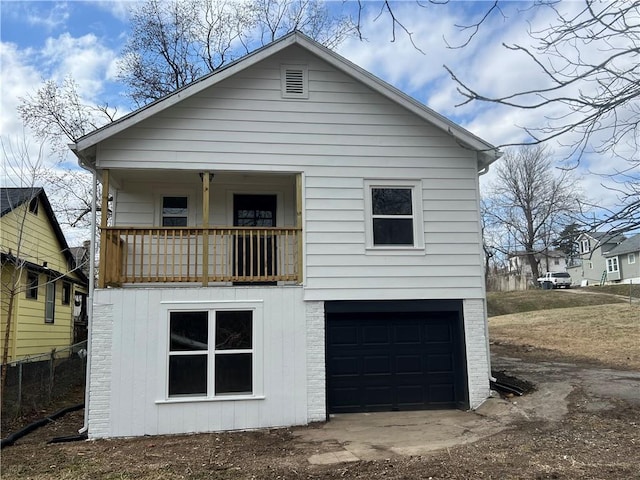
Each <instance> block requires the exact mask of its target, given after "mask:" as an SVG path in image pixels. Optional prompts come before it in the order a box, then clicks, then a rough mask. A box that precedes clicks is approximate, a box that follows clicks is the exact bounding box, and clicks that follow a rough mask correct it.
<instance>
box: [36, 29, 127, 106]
mask: <svg viewBox="0 0 640 480" xmlns="http://www.w3.org/2000/svg"><path fill="white" fill-rule="evenodd" d="M39 53H40V56H41V58H43V60H44V62H45V63H46V65H47V67H48V69H49V71H50V76H51V78H54V79H55V80H57V81H61V80H62V79H63V78H65V77H66V76H71V77H72V78H73V79H74V80H75V81H76V82H77V83H78V85H79V87H80V94H81V95H82V96H84V97H86V98H88V99H91V100H94V101H97V100H98V99H99V97H100V94H101V93H102V92H103V87H104V82H105V80H108V79H110V77H111V76H112V75H113V64H114V63H115V61H116V59H117V54H116V52H114V51H113V50H111V49H110V48H108V47H106V46H105V45H103V44H102V43H101V42H100V40H99V39H98V38H97V37H96V36H95V35H92V34H89V35H83V36H82V37H73V36H71V34H69V33H63V34H62V35H60V36H58V37H57V38H48V39H47V40H46V42H45V45H44V48H43V49H42V51H41V52H39Z"/></svg>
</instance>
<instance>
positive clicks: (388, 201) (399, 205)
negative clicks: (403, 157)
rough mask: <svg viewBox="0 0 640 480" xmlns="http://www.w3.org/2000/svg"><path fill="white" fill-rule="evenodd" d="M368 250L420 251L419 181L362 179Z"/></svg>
mask: <svg viewBox="0 0 640 480" xmlns="http://www.w3.org/2000/svg"><path fill="white" fill-rule="evenodd" d="M365 215H366V243H367V248H370V249H424V226H423V222H422V188H421V182H420V181H414V180H406V181H390V180H365Z"/></svg>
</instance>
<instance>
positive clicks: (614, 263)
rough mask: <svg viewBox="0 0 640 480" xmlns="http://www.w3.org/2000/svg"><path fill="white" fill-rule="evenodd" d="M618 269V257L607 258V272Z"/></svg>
mask: <svg viewBox="0 0 640 480" xmlns="http://www.w3.org/2000/svg"><path fill="white" fill-rule="evenodd" d="M617 271H618V257H613V258H607V272H609V273H613V272H617Z"/></svg>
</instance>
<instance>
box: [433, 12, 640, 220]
mask: <svg viewBox="0 0 640 480" xmlns="http://www.w3.org/2000/svg"><path fill="white" fill-rule="evenodd" d="M542 5H544V6H545V7H547V8H553V9H554V11H555V14H556V21H555V23H553V24H551V25H549V26H548V27H547V28H543V29H541V30H537V31H531V32H530V35H531V37H532V38H533V39H534V41H535V42H536V43H537V45H536V46H535V47H534V48H529V47H526V46H522V45H504V47H505V48H506V49H509V50H512V51H516V52H519V53H521V54H522V55H525V56H526V57H527V58H528V59H529V60H530V61H531V62H532V63H533V64H534V65H535V66H536V67H537V68H538V70H539V72H540V74H541V78H543V79H546V81H547V82H546V83H547V86H545V87H542V88H536V89H529V90H521V91H515V92H505V93H504V94H502V95H500V96H488V95H485V94H483V93H482V92H479V91H478V90H477V89H474V88H473V87H471V86H470V85H468V84H467V83H465V82H464V81H463V80H462V79H460V77H459V76H457V75H456V74H455V73H454V72H452V71H451V70H450V69H449V68H447V67H445V68H447V70H448V71H449V73H450V74H451V77H452V78H453V80H454V81H455V82H456V83H457V84H458V91H459V92H460V93H461V94H462V95H463V97H464V98H465V100H464V101H463V102H462V103H461V104H466V103H469V102H486V103H494V104H500V105H504V106H506V107H510V108H514V109H526V110H536V111H539V112H540V115H541V118H542V119H544V120H543V122H541V124H539V125H531V126H529V127H526V128H525V131H526V132H527V133H528V134H529V135H530V138H531V140H530V141H529V142H524V143H529V144H542V143H544V142H548V141H550V140H557V141H558V142H561V143H562V144H564V145H565V146H568V147H570V148H569V153H568V155H567V156H566V158H565V160H566V162H568V163H565V166H567V167H569V168H571V167H573V166H575V165H576V164H577V163H579V162H580V161H581V159H582V158H583V157H584V155H585V154H587V153H588V154H592V155H593V154H595V155H598V156H599V157H600V162H598V166H597V167H594V169H593V173H595V174H598V175H602V176H604V177H607V179H608V180H609V181H613V182H614V186H609V188H611V189H613V190H615V192H616V193H617V196H618V200H619V204H618V205H617V206H616V207H615V208H612V209H609V210H608V211H605V212H604V215H603V218H601V219H600V220H597V221H596V222H593V221H590V220H589V217H586V218H584V219H583V223H586V224H591V225H588V226H589V227H590V228H595V227H598V226H608V227H610V228H612V229H615V230H617V231H625V230H634V229H637V228H638V227H640V156H638V144H639V141H640V129H639V126H640V62H639V61H638V56H639V52H640V22H639V21H638V18H639V16H640V1H637V0H636V1H628V0H615V1H608V2H599V1H596V0H584V4H583V6H582V7H581V8H580V9H579V10H578V11H577V12H574V13H571V14H567V13H563V11H564V8H563V7H564V5H563V4H561V3H557V2H543V3H542ZM569 10H571V9H569ZM552 109H553V110H554V111H555V112H559V113H555V114H550V113H548V112H550V111H551V110H552ZM520 144H522V143H513V145H520ZM502 146H504V145H502ZM614 157H615V158H619V159H623V160H624V161H625V162H626V163H625V165H626V166H624V167H622V168H618V169H615V168H611V167H608V166H607V161H609V162H611V159H612V158H614ZM609 185H610V183H609ZM594 207H598V206H595V205H594Z"/></svg>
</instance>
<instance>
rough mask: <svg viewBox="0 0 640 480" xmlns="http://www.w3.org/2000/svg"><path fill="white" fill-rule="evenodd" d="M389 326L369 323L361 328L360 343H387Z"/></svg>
mask: <svg viewBox="0 0 640 480" xmlns="http://www.w3.org/2000/svg"><path fill="white" fill-rule="evenodd" d="M389 341H390V338H389V327H388V326H387V325H370V326H366V327H363V328H362V345H363V346H378V345H389Z"/></svg>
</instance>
